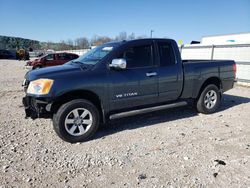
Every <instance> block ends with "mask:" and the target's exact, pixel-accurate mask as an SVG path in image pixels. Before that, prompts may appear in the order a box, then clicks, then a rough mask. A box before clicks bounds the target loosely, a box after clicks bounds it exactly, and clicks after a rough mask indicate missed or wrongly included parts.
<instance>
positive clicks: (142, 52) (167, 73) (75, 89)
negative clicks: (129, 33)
mask: <svg viewBox="0 0 250 188" xmlns="http://www.w3.org/2000/svg"><path fill="white" fill-rule="evenodd" d="M235 73H236V66H235V62H234V61H231V60H220V61H217V60H214V61H209V60H203V61H202V60H193V61H191V60H184V61H182V60H181V57H180V53H179V49H178V46H177V44H176V42H175V41H174V40H171V39H139V40H131V41H121V42H112V43H107V44H104V45H101V46H98V47H96V48H94V49H92V50H90V51H89V52H88V53H86V54H85V55H83V56H81V57H79V58H78V59H75V60H72V61H70V62H68V63H66V64H64V65H62V66H56V67H49V68H44V69H39V70H33V71H30V72H28V73H27V74H26V76H25V80H24V82H23V86H24V90H25V92H26V96H25V97H24V98H23V104H24V106H25V112H26V117H31V118H32V119H35V118H51V119H52V120H53V127H54V130H55V132H56V133H57V134H58V136H59V137H60V138H62V139H63V140H65V141H68V142H71V143H75V142H82V141H86V140H87V139H89V138H90V137H91V136H93V134H94V133H95V132H96V131H97V129H98V127H99V125H100V124H102V125H103V124H107V123H108V122H109V121H110V120H113V119H116V118H123V117H126V116H131V115H135V114H141V113H148V112H152V111H156V110H162V109H168V108H173V107H179V106H184V105H188V104H192V105H195V107H196V109H197V111H198V112H200V113H204V114H210V113H213V112H215V111H216V110H217V109H218V107H219V105H220V101H221V97H222V93H223V92H225V91H227V90H229V89H231V88H233V85H234V80H235ZM190 101H192V103H190Z"/></svg>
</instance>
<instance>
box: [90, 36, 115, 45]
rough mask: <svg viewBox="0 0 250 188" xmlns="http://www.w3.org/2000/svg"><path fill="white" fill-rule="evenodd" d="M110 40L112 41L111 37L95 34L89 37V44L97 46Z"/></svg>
mask: <svg viewBox="0 0 250 188" xmlns="http://www.w3.org/2000/svg"><path fill="white" fill-rule="evenodd" d="M110 41H112V39H111V38H109V37H107V36H96V35H95V36H94V37H93V38H92V39H91V45H92V46H99V45H102V44H104V43H107V42H110Z"/></svg>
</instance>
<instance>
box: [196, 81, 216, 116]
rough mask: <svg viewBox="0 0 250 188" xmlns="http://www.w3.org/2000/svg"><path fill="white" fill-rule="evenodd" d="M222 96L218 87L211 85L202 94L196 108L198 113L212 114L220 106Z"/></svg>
mask: <svg viewBox="0 0 250 188" xmlns="http://www.w3.org/2000/svg"><path fill="white" fill-rule="evenodd" d="M220 101H221V95H220V92H219V89H218V87H217V86H216V85H214V84H210V85H208V86H206V87H205V89H204V90H203V91H202V93H201V94H200V97H199V99H198V101H197V104H196V108H197V111H198V112H201V113H204V114H211V113H213V112H215V111H216V110H217V109H218V107H219V106H220Z"/></svg>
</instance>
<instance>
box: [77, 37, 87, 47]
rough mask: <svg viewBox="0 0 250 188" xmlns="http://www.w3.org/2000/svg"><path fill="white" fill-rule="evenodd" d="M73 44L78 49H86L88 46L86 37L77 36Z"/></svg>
mask: <svg viewBox="0 0 250 188" xmlns="http://www.w3.org/2000/svg"><path fill="white" fill-rule="evenodd" d="M75 44H76V46H77V47H78V48H79V49H87V48H89V47H90V45H89V41H88V39H87V38H86V37H81V38H77V39H76V40H75Z"/></svg>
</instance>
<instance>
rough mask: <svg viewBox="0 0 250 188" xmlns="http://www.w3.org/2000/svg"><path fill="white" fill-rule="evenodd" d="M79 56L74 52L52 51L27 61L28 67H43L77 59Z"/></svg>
mask: <svg viewBox="0 0 250 188" xmlns="http://www.w3.org/2000/svg"><path fill="white" fill-rule="evenodd" d="M78 57H79V56H78V55H77V54H73V53H66V52H62V53H50V54H47V55H44V56H42V57H40V58H37V59H35V60H33V61H28V62H27V63H26V68H27V69H40V68H43V67H51V66H56V65H62V64H64V63H66V62H68V61H70V60H73V59H77V58H78Z"/></svg>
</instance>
